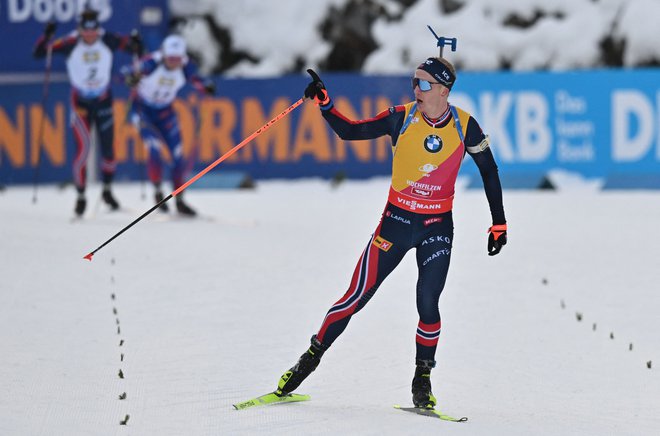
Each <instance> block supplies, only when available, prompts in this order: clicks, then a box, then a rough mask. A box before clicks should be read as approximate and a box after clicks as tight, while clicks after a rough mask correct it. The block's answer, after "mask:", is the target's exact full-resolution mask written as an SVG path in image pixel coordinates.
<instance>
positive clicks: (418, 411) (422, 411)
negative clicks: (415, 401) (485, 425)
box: [394, 404, 468, 422]
mask: <svg viewBox="0 0 660 436" xmlns="http://www.w3.org/2000/svg"><path fill="white" fill-rule="evenodd" d="M394 408H395V409H399V410H403V411H404V412H412V413H416V414H418V415H424V416H430V417H432V418H440V419H442V420H443V421H451V422H465V421H467V420H468V419H467V417H466V416H463V417H462V418H454V417H453V416H449V415H445V414H444V413H442V412H440V411H439V410H435V409H432V408H428V409H424V408H421V407H401V406H399V405H398V404H395V405H394Z"/></svg>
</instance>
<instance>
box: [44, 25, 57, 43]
mask: <svg viewBox="0 0 660 436" xmlns="http://www.w3.org/2000/svg"><path fill="white" fill-rule="evenodd" d="M55 29H57V23H56V22H55V21H49V22H48V23H46V27H45V28H44V37H45V38H46V40H47V41H48V40H50V39H52V38H53V35H55Z"/></svg>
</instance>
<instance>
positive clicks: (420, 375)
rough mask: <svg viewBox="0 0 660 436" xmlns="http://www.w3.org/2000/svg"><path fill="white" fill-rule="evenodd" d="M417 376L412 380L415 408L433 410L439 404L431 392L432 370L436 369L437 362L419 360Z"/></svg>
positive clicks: (417, 362)
mask: <svg viewBox="0 0 660 436" xmlns="http://www.w3.org/2000/svg"><path fill="white" fill-rule="evenodd" d="M415 363H416V365H417V368H416V369H415V376H414V377H413V380H412V398H413V404H414V405H415V407H419V408H422V409H433V408H434V407H435V405H436V404H437V401H436V399H435V397H434V396H433V393H432V392H431V369H432V368H433V367H435V360H419V359H418V360H417V361H416V362H415Z"/></svg>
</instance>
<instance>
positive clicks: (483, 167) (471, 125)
mask: <svg viewBox="0 0 660 436" xmlns="http://www.w3.org/2000/svg"><path fill="white" fill-rule="evenodd" d="M485 138H486V136H485V135H484V132H483V131H482V130H481V127H480V126H479V123H477V120H475V119H474V118H472V117H470V119H469V121H468V127H467V132H466V134H465V146H466V147H473V146H475V145H479V144H480V143H481V142H482V141H483V140H484V139H485ZM469 154H470V156H472V159H473V160H474V163H476V164H477V167H478V168H479V174H481V180H482V181H483V184H484V191H486V198H487V199H488V206H489V207H490V215H491V218H492V220H493V224H506V217H505V215H504V202H503V200H502V184H501V182H500V175H499V171H498V169H497V163H496V162H495V156H493V152H492V151H491V150H490V147H488V148H486V149H484V150H483V151H479V152H477V153H469Z"/></svg>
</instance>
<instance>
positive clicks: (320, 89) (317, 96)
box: [305, 69, 330, 105]
mask: <svg viewBox="0 0 660 436" xmlns="http://www.w3.org/2000/svg"><path fill="white" fill-rule="evenodd" d="M307 72H308V73H309V75H310V76H312V81H311V82H310V83H309V85H307V88H305V98H309V99H310V100H314V101H315V102H316V104H318V105H326V104H328V103H330V97H329V96H328V91H327V90H326V89H325V85H324V84H323V82H322V81H321V78H320V77H319V75H318V74H316V72H315V71H314V70H312V69H309V70H307Z"/></svg>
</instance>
